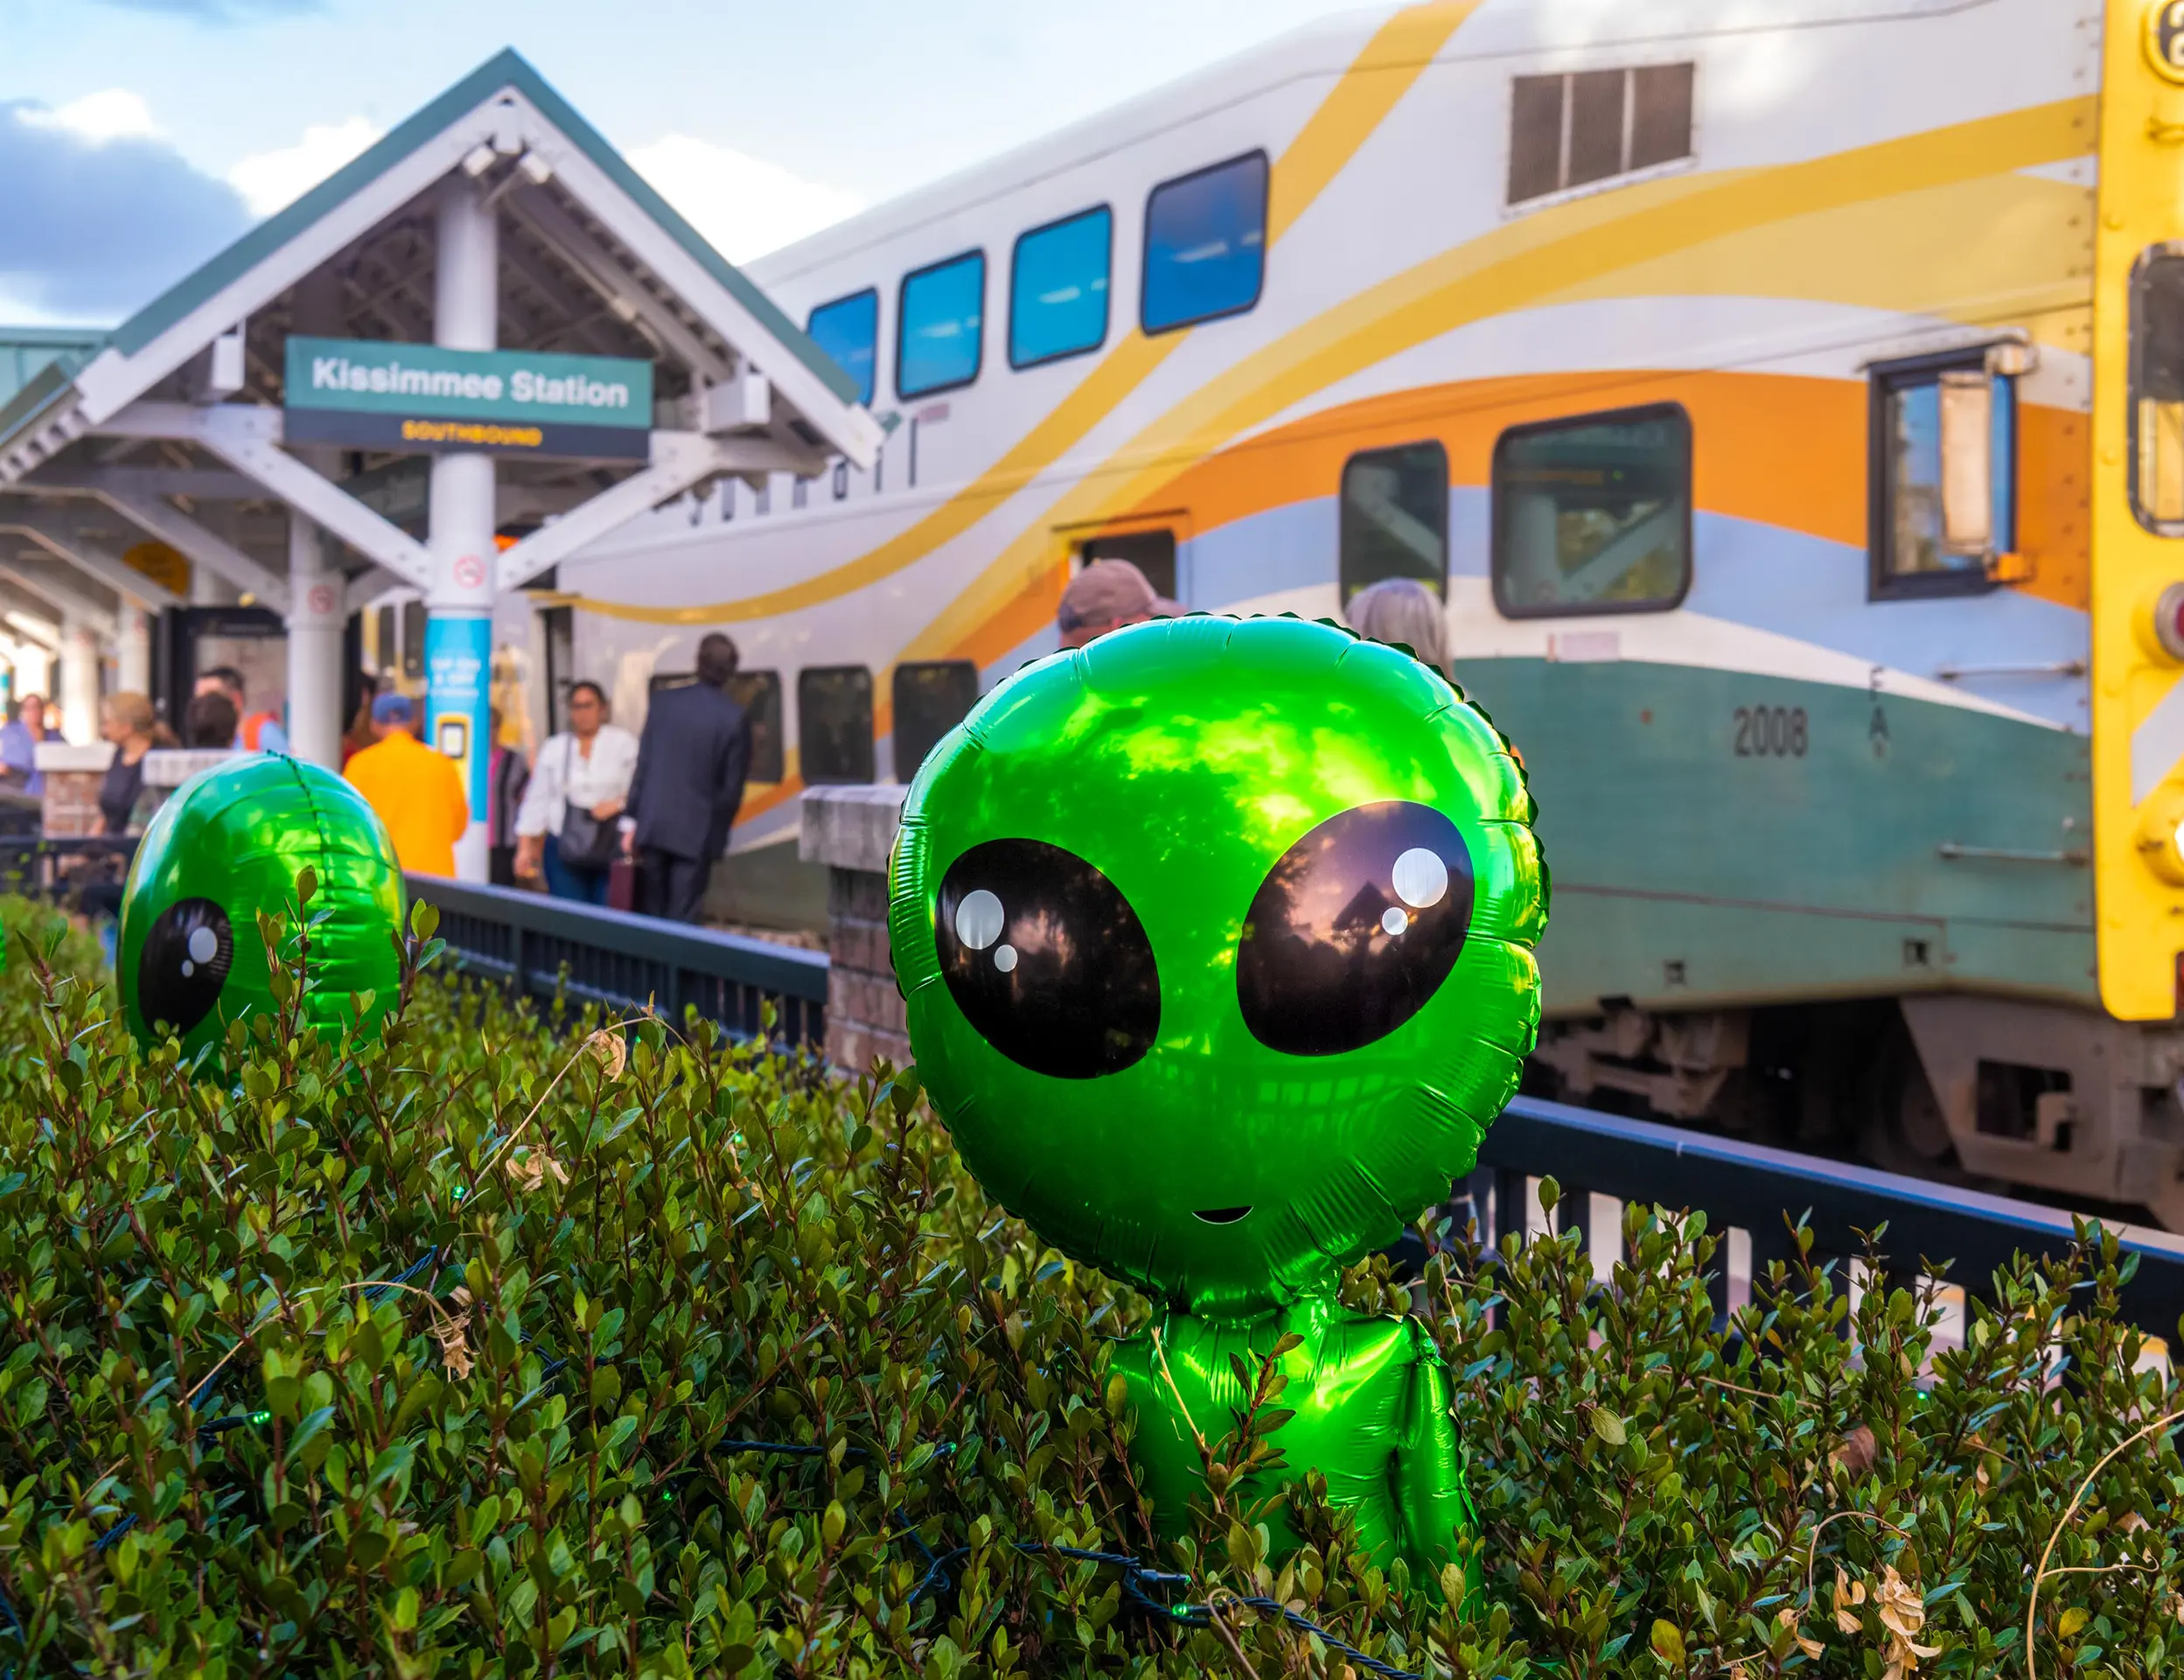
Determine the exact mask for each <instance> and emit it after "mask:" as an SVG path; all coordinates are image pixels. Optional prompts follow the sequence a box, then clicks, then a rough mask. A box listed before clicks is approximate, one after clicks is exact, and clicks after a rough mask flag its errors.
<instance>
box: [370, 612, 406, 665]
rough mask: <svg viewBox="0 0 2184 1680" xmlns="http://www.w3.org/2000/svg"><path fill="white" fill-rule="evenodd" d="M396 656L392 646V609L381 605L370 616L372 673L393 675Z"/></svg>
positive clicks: (397, 656)
mask: <svg viewBox="0 0 2184 1680" xmlns="http://www.w3.org/2000/svg"><path fill="white" fill-rule="evenodd" d="M398 658H399V655H398V654H397V653H396V652H395V648H394V608H392V607H381V608H380V610H379V611H378V612H376V613H374V614H373V617H372V674H373V676H375V677H391V676H393V675H394V666H395V661H396V659H398Z"/></svg>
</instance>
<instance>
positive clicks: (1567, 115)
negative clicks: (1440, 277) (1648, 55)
mask: <svg viewBox="0 0 2184 1680" xmlns="http://www.w3.org/2000/svg"><path fill="white" fill-rule="evenodd" d="M1694 68H1695V67H1694V66H1692V65H1688V64H1650V65H1641V66H1634V67H1632V68H1629V69H1626V70H1580V71H1578V72H1576V73H1573V74H1570V75H1563V76H1518V77H1516V78H1515V79H1513V80H1511V84H1510V108H1509V202H1510V203H1511V204H1512V205H1518V204H1524V203H1526V202H1527V201H1529V200H1531V199H1543V198H1545V197H1546V196H1547V194H1549V193H1550V192H1563V191H1565V190H1566V189H1567V188H1570V187H1573V186H1585V185H1589V184H1590V183H1592V182H1594V181H1606V180H1611V179H1613V178H1615V177H1616V176H1618V175H1629V174H1632V173H1634V172H1635V171H1638V170H1642V169H1650V168H1652V167H1653V166H1654V165H1655V164H1672V163H1675V162H1677V161H1678V160H1679V159H1682V158H1685V157H1690V156H1691V155H1692V79H1693V73H1694Z"/></svg>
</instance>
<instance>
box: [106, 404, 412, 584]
mask: <svg viewBox="0 0 2184 1680" xmlns="http://www.w3.org/2000/svg"><path fill="white" fill-rule="evenodd" d="M101 429H102V430H104V431H108V432H115V433H120V434H122V435H125V436H136V437H175V438H181V439H183V440H185V441H186V442H189V443H196V444H198V445H199V446H200V447H201V448H203V449H205V450H209V451H210V452H211V453H213V454H214V455H216V456H218V457H220V459H221V460H223V461H225V462H227V464H228V465H229V466H231V467H233V468H234V469H235V471H238V472H240V473H242V474H244V475H245V476H246V477H248V478H254V479H255V480H256V481H257V482H258V483H260V484H263V485H264V486H265V487H266V488H267V489H268V490H269V491H272V492H273V494H274V495H275V496H276V498H279V499H280V500H282V501H284V502H286V503H287V504H288V505H290V507H291V508H293V509H296V510H297V511H299V512H303V513H304V514H305V515H306V516H307V517H308V518H309V519H311V522H312V523H313V524H315V525H317V526H321V527H323V528H324V529H325V530H327V531H331V533H333V534H334V535H335V536H337V537H339V538H340V539H341V540H342V541H344V542H345V543H347V544H348V545H349V546H350V547H352V548H354V549H355V550H356V551H357V552H358V553H359V554H362V555H363V556H364V557H365V558H366V560H369V561H374V562H375V563H377V564H379V565H380V566H384V567H385V568H387V570H388V571H390V572H393V573H394V574H395V575H397V576H399V577H401V578H402V579H403V580H404V581H406V582H408V583H410V584H412V585H414V586H415V587H416V588H418V589H424V588H426V587H428V586H429V582H430V579H431V575H432V568H431V563H430V561H429V559H428V558H427V556H426V554H425V549H424V545H423V544H422V543H421V542H419V541H418V540H416V539H415V537H413V536H411V535H410V534H409V533H408V532H406V531H404V530H403V529H401V526H396V525H392V524H390V523H388V522H387V520H386V519H381V518H380V516H379V515H378V514H377V513H374V512H373V511H372V510H371V509H370V508H368V507H366V506H365V505H364V504H363V503H362V502H359V500H357V498H355V497H353V496H352V495H350V494H349V492H348V491H345V490H344V489H342V488H341V486H340V485H338V484H335V483H334V482H333V480H332V479H331V478H327V477H325V476H324V474H323V473H320V472H317V471H314V470H313V469H311V468H310V467H308V466H305V465H304V463H302V462H301V461H299V460H297V458H296V457H294V456H292V455H290V454H289V453H288V452H287V451H286V450H283V449H282V447H281V411H280V410H279V409H278V408H264V407H259V406H254V405H248V404H243V403H234V402H228V403H220V404H217V405H215V406H214V407H213V408H191V407H189V406H188V405H187V404H185V403H179V402H137V403H132V404H130V405H129V407H128V408H124V409H123V410H122V412H121V413H119V414H117V415H114V416H113V417H112V418H111V419H109V420H108V422H107V423H106V424H105V425H104V426H103V427H102V428H101ZM129 511H130V512H131V514H132V517H136V512H135V510H133V509H132V510H129ZM176 517H180V516H179V515H177V516H176ZM168 540H170V541H173V539H172V538H169V539H168ZM174 546H175V547H178V548H181V547H182V545H181V543H179V542H175V545H174ZM183 552H184V553H185V554H186V553H188V552H189V551H188V550H187V549H184V550H183ZM253 563H254V564H255V562H253ZM213 569H214V570H216V571H217V570H219V568H217V567H215V568H213ZM269 575H270V574H269ZM248 587H252V588H256V589H258V592H259V593H260V594H266V593H268V591H267V590H265V589H263V588H262V587H260V586H257V585H251V586H248ZM287 596H288V588H287V583H286V581H285V580H283V581H282V583H281V599H282V601H283V604H284V605H285V603H286V600H287Z"/></svg>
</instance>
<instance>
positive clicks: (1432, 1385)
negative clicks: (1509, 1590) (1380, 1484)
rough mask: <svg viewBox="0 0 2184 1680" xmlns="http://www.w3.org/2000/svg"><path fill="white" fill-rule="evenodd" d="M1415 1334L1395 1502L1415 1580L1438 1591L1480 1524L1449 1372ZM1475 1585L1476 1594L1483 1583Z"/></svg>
mask: <svg viewBox="0 0 2184 1680" xmlns="http://www.w3.org/2000/svg"><path fill="white" fill-rule="evenodd" d="M1409 1329H1410V1333H1411V1343H1412V1363H1411V1367H1410V1371H1409V1379H1410V1380H1409V1382H1408V1383H1407V1384H1406V1395H1405V1398H1404V1405H1403V1411H1402V1413H1401V1418H1400V1421H1399V1426H1398V1431H1397V1439H1396V1448H1395V1497H1396V1502H1397V1504H1398V1506H1399V1508H1400V1509H1401V1513H1402V1524H1403V1536H1404V1551H1406V1553H1407V1554H1408V1556H1409V1560H1410V1565H1411V1572H1412V1579H1413V1580H1416V1581H1418V1582H1419V1583H1420V1585H1421V1586H1428V1587H1429V1589H1432V1590H1438V1583H1439V1580H1440V1577H1441V1570H1442V1569H1443V1568H1444V1567H1445V1566H1446V1565H1448V1564H1449V1563H1450V1562H1452V1561H1454V1560H1455V1557H1456V1555H1457V1548H1456V1542H1457V1537H1458V1536H1460V1535H1462V1534H1465V1533H1468V1532H1469V1531H1470V1530H1471V1529H1472V1527H1473V1526H1474V1524H1475V1521H1476V1519H1475V1517H1474V1516H1473V1513H1472V1509H1471V1495H1470V1491H1469V1488H1467V1487H1466V1486H1465V1484H1464V1454H1463V1448H1462V1446H1461V1445H1460V1444H1459V1443H1458V1441H1457V1440H1456V1426H1455V1421H1454V1419H1451V1418H1450V1416H1449V1412H1448V1406H1449V1385H1448V1367H1447V1366H1446V1365H1444V1364H1442V1363H1441V1355H1440V1352H1439V1351H1438V1350H1437V1349H1435V1348H1434V1344H1433V1341H1432V1339H1431V1338H1430V1337H1429V1336H1428V1335H1427V1333H1426V1331H1425V1330H1424V1328H1422V1327H1420V1326H1419V1325H1417V1324H1413V1325H1411V1326H1410V1327H1409ZM1469 1585H1470V1586H1471V1587H1472V1588H1473V1589H1476V1586H1477V1581H1476V1579H1474V1580H1472V1581H1471V1582H1470V1584H1469Z"/></svg>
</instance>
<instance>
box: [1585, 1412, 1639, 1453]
mask: <svg viewBox="0 0 2184 1680" xmlns="http://www.w3.org/2000/svg"><path fill="white" fill-rule="evenodd" d="M1586 1422H1587V1423H1588V1424H1589V1425H1591V1426H1592V1431H1593V1433H1594V1434H1595V1435H1597V1436H1599V1437H1600V1438H1601V1440H1604V1441H1606V1442H1607V1443H1608V1446H1622V1444H1623V1443H1624V1442H1625V1441H1626V1440H1629V1439H1630V1436H1629V1431H1628V1430H1626V1429H1625V1428H1624V1427H1623V1421H1622V1419H1621V1418H1619V1417H1617V1416H1616V1415H1615V1413H1614V1412H1610V1411H1609V1410H1608V1408H1607V1407H1606V1406H1603V1405H1595V1406H1591V1407H1588V1408H1587V1412H1586Z"/></svg>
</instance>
